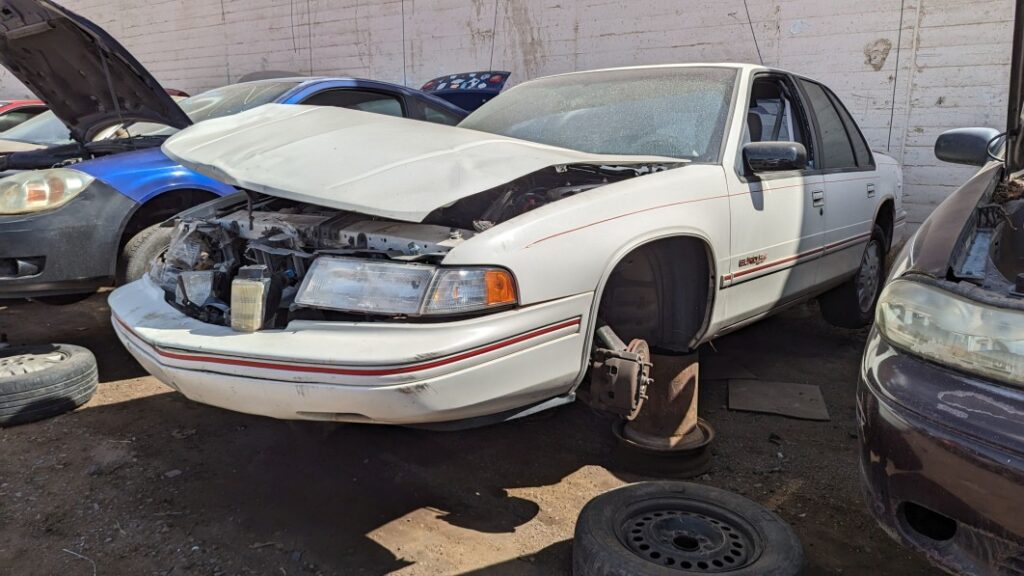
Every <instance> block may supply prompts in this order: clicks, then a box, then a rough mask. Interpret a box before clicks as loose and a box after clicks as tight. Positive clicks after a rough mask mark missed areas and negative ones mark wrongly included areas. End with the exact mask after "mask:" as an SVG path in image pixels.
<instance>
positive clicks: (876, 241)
mask: <svg viewBox="0 0 1024 576" xmlns="http://www.w3.org/2000/svg"><path fill="white" fill-rule="evenodd" d="M885 246H886V240H885V232H883V231H882V229H881V228H880V227H879V226H875V227H874V230H873V231H872V233H871V238H870V239H869V240H868V245H867V246H865V247H864V254H863V255H862V256H861V260H860V268H858V269H857V275H856V276H854V277H853V278H851V279H850V280H849V281H847V282H846V283H845V284H843V285H841V286H839V287H837V288H835V289H833V290H831V291H830V292H826V293H825V294H823V295H822V296H821V298H819V301H820V303H821V314H822V316H824V317H825V321H827V322H828V323H829V324H832V325H833V326H838V327H840V328H862V327H864V326H867V325H868V324H871V321H872V320H873V319H874V317H875V304H877V303H878V296H879V294H881V292H882V285H883V284H884V282H885Z"/></svg>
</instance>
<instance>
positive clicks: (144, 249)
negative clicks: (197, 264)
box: [117, 224, 174, 285]
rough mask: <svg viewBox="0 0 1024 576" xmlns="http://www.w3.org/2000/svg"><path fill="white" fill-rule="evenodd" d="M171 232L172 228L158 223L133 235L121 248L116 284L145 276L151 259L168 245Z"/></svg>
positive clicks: (126, 282)
mask: <svg viewBox="0 0 1024 576" xmlns="http://www.w3.org/2000/svg"><path fill="white" fill-rule="evenodd" d="M173 234H174V229H173V228H161V227H160V225H159V224H154V225H153V226H150V227H149V228H145V229H143V230H142V231H141V232H139V233H138V234H136V235H135V236H133V237H132V239H131V240H129V241H128V243H127V244H125V245H124V248H123V249H122V250H121V259H120V260H119V261H118V274H117V283H118V285H121V284H128V283H129V282H134V281H136V280H138V279H140V278H142V277H143V276H145V275H146V272H148V271H149V265H150V263H151V262H153V259H154V258H156V257H157V256H159V255H160V253H161V252H163V251H164V250H166V249H167V246H169V245H170V243H171V236H172V235H173Z"/></svg>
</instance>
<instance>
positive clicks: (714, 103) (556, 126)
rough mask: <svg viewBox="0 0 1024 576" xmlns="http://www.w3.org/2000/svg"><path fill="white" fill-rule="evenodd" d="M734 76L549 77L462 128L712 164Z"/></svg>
mask: <svg viewBox="0 0 1024 576" xmlns="http://www.w3.org/2000/svg"><path fill="white" fill-rule="evenodd" d="M735 84H736V71H735V70H734V69H730V68H717V67H702V68H697V67H694V68H685V67H676V68H638V69H633V70H610V71H605V72H589V73H585V74H568V75H564V76H553V77H550V78H543V79H540V80H535V81H533V82H528V83H526V84H522V85H520V86H518V87H516V88H513V89H512V90H509V91H508V92H506V93H504V94H502V95H500V96H498V97H497V98H495V99H494V100H491V101H490V102H488V103H487V104H484V106H483V107H481V108H480V109H479V110H477V111H476V112H473V113H472V114H470V115H469V116H468V117H467V118H466V119H465V120H463V121H462V122H461V123H460V124H459V126H461V127H463V128H469V129H472V130H479V131H481V132H489V133H492V134H501V135H503V136H510V137H513V138H520V139H522V140H530V141H532V142H539V143H541V144H549V145H552V146H559V147H562V148H571V149H573V150H580V151H583V152H590V153H595V154H622V155H630V156H634V155H656V156H670V157H673V158H683V159H688V160H692V161H695V162H717V161H718V156H719V150H720V148H721V146H722V141H723V140H724V137H725V123H726V120H727V118H728V115H729V107H730V103H731V102H732V94H733V90H734V86H735Z"/></svg>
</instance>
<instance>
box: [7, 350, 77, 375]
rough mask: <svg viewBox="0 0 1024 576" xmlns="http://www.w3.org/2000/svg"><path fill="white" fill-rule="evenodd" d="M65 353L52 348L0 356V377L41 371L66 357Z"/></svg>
mask: <svg viewBox="0 0 1024 576" xmlns="http://www.w3.org/2000/svg"><path fill="white" fill-rule="evenodd" d="M67 357H68V356H67V354H65V353H64V352H61V351H60V350H52V351H48V352H42V353H39V354H15V355H13V356H5V357H0V377H5V376H6V377H12V376H22V375H24V374H32V373H33V372H41V371H43V370H46V369H47V368H49V367H50V366H53V365H54V364H59V363H61V362H63V361H64V360H66V359H67Z"/></svg>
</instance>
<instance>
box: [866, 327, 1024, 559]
mask: <svg viewBox="0 0 1024 576" xmlns="http://www.w3.org/2000/svg"><path fill="white" fill-rule="evenodd" d="M857 413H858V420H859V424H860V427H861V472H862V476H863V480H864V488H865V493H866V496H867V500H868V506H869V508H870V509H871V512H872V513H873V514H874V516H875V518H876V519H877V520H878V522H879V523H880V524H881V526H882V527H883V528H884V529H885V530H886V532H888V533H889V534H890V535H891V536H892V537H894V538H896V539H897V540H900V541H901V542H903V543H904V544H905V545H907V546H909V547H911V548H914V549H916V550H918V551H920V552H922V553H924V554H925V555H926V556H927V557H928V558H929V559H930V560H931V561H932V562H934V563H936V564H938V565H939V566H941V567H943V568H945V569H946V570H949V571H951V572H953V573H957V574H1006V575H1011V574H1024V418H1022V415H1024V393H1022V392H1021V391H1019V390H1014V389H1012V388H1011V387H1010V386H1007V385H999V384H994V383H991V382H988V381H985V380H983V379H981V378H977V377H971V376H968V375H964V374H960V373H957V372H954V371H952V370H947V369H944V368H941V367H938V366H936V365H934V364H931V363H929V362H926V361H924V360H922V359H919V358H917V357H915V356H912V355H910V354H907V353H904V352H902V351H900V350H897V349H895V348H893V347H891V346H889V345H888V344H887V343H886V342H885V341H884V340H883V339H882V338H881V337H880V336H879V335H878V333H877V331H874V330H873V331H872V333H871V336H870V338H869V340H868V345H867V348H866V350H865V353H864V360H863V364H862V367H861V379H860V385H859V386H858V391H857ZM921 509H924V510H926V511H928V513H934V514H936V515H937V516H931V515H930V514H928V515H926V516H922V515H921V513H920V510H921ZM922 518H924V521H922ZM936 518H938V519H941V521H940V522H935V519H936ZM950 532H952V535H950Z"/></svg>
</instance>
